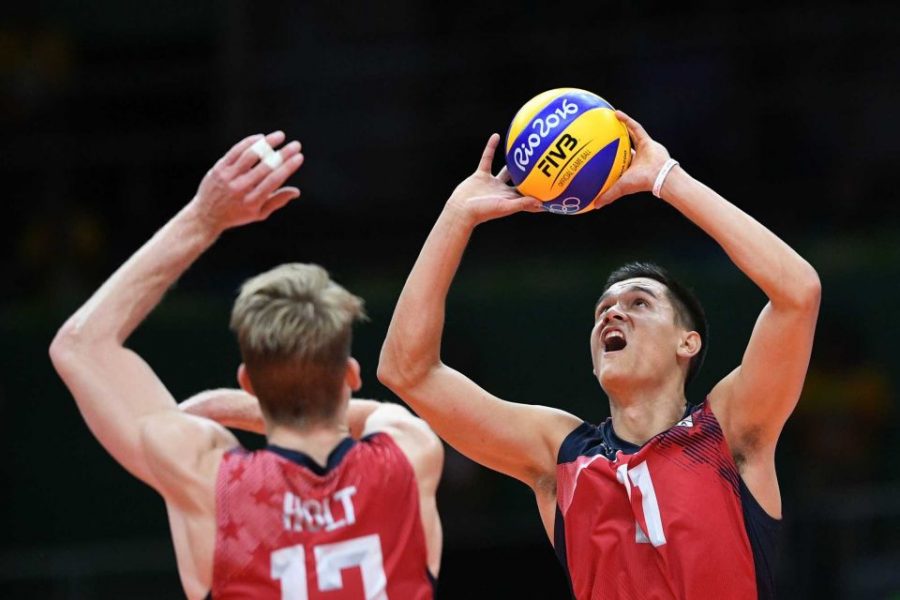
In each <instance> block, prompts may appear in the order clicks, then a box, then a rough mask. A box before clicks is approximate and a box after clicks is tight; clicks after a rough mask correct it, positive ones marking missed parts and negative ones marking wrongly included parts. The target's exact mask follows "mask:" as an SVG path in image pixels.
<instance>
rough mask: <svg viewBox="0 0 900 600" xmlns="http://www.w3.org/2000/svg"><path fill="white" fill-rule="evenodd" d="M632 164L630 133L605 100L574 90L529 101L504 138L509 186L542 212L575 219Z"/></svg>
mask: <svg viewBox="0 0 900 600" xmlns="http://www.w3.org/2000/svg"><path fill="white" fill-rule="evenodd" d="M630 163H631V143H630V140H629V139H628V131H627V130H626V129H625V126H624V125H622V123H620V122H619V120H618V119H617V118H616V115H615V111H614V110H613V107H612V106H611V105H610V104H609V103H608V102H606V101H605V100H604V99H603V98H600V97H599V96H597V95H595V94H592V93H591V92H587V91H584V90H579V89H575V88H560V89H556V90H550V91H548V92H544V93H543V94H539V95H538V96H535V97H534V98H532V99H531V100H529V101H528V102H527V103H526V104H525V105H524V106H523V107H522V108H521V109H520V110H519V112H518V113H517V114H516V116H515V117H514V118H513V121H512V124H511V125H510V127H509V132H508V134H507V136H506V164H507V168H508V169H509V173H510V176H511V178H512V181H513V183H514V184H515V185H516V187H517V188H518V189H519V191H520V192H522V193H523V194H525V195H528V196H533V197H535V198H538V199H539V200H541V201H542V202H543V203H544V204H543V205H544V208H545V209H546V210H549V211H551V212H556V213H562V214H578V213H583V212H587V211H589V210H591V209H593V208H594V201H595V200H596V199H597V197H598V196H599V195H600V194H602V193H603V192H605V191H606V190H607V189H608V188H609V186H610V185H612V184H613V183H614V182H615V181H616V180H617V179H618V178H619V176H620V175H621V174H622V172H624V171H625V169H626V168H627V167H628V165H629V164H630Z"/></svg>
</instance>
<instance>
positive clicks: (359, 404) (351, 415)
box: [347, 398, 384, 439]
mask: <svg viewBox="0 0 900 600" xmlns="http://www.w3.org/2000/svg"><path fill="white" fill-rule="evenodd" d="M383 405H384V403H383V402H378V401H377V400H360V399H357V398H351V399H350V405H349V406H348V407H347V426H348V427H349V428H350V435H351V436H352V437H353V438H356V439H359V438H360V437H362V434H363V430H364V429H365V428H366V421H367V420H368V418H369V417H370V416H372V413H374V412H375V411H376V410H378V409H379V408H380V407H381V406H383Z"/></svg>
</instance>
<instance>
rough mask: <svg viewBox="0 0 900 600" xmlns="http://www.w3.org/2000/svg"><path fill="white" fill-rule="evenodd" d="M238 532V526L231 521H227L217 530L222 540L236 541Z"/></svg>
mask: <svg viewBox="0 0 900 600" xmlns="http://www.w3.org/2000/svg"><path fill="white" fill-rule="evenodd" d="M240 530H241V528H240V527H239V526H238V524H237V523H236V522H235V521H232V520H229V521H228V522H227V523H226V524H225V525H222V527H220V528H219V531H220V532H221V534H222V539H223V540H228V539H232V540H237V539H238V532H240Z"/></svg>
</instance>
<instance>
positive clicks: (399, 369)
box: [378, 201, 474, 389]
mask: <svg viewBox="0 0 900 600" xmlns="http://www.w3.org/2000/svg"><path fill="white" fill-rule="evenodd" d="M473 227H474V225H473V224H472V223H471V221H470V220H468V218H467V216H466V215H465V213H464V212H463V211H462V210H461V209H459V208H457V207H456V206H455V205H454V204H453V203H452V201H451V202H448V203H447V206H446V207H445V208H444V210H443V212H442V213H441V215H440V216H439V217H438V220H437V222H436V223H435V225H434V227H433V228H432V230H431V233H430V234H429V235H428V239H427V240H426V241H425V245H424V246H423V247H422V251H421V252H420V253H419V257H418V259H417V260H416V264H415V266H413V269H412V271H411V272H410V274H409V277H408V278H407V280H406V284H405V285H404V287H403V291H402V292H401V294H400V298H399V299H398V301H397V306H396V308H395V309H394V316H393V318H392V319H391V324H390V327H389V328H388V333H387V337H386V338H385V341H384V346H383V347H382V349H381V359H380V361H379V364H378V377H379V379H380V380H381V381H382V382H383V383H384V384H385V385H387V386H388V387H391V388H393V389H398V388H401V389H402V388H406V387H408V386H410V385H413V384H415V382H416V381H418V380H419V379H420V378H421V377H422V376H424V375H425V374H426V373H427V371H428V370H430V369H432V368H434V367H436V366H438V365H439V364H440V347H441V335H442V333H443V328H444V312H445V303H446V299H447V293H448V292H449V290H450V284H451V282H452V281H453V277H454V275H455V274H456V270H457V268H458V267H459V263H460V260H461V259H462V255H463V252H464V250H465V248H466V244H468V241H469V238H470V236H471V234H472V229H473Z"/></svg>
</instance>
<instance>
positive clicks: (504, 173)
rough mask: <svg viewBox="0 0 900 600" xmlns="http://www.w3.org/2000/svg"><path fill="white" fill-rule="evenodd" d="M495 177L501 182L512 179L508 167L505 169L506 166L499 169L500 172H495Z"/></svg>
mask: <svg viewBox="0 0 900 600" xmlns="http://www.w3.org/2000/svg"><path fill="white" fill-rule="evenodd" d="M497 179H499V180H500V181H502V182H503V183H509V181H510V180H511V179H512V175H510V174H509V169H507V168H506V167H503V168H502V169H500V172H499V173H497Z"/></svg>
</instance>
